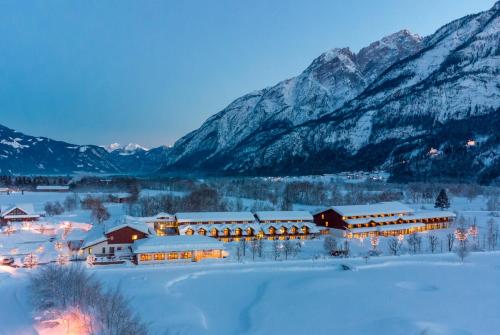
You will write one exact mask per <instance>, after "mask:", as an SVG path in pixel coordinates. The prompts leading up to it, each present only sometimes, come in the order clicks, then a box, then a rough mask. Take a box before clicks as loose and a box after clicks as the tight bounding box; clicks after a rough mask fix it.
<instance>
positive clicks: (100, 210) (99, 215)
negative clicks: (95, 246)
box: [90, 203, 111, 224]
mask: <svg viewBox="0 0 500 335" xmlns="http://www.w3.org/2000/svg"><path fill="white" fill-rule="evenodd" d="M90 217H91V218H92V220H93V221H94V222H97V223H99V224H101V223H103V222H104V221H106V220H109V218H110V217H111V215H110V214H109V212H108V210H107V208H106V207H104V205H103V204H102V203H99V204H98V205H96V206H95V207H92V209H91V212H90Z"/></svg>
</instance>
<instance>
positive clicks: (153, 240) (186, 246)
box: [132, 235, 224, 254]
mask: <svg viewBox="0 0 500 335" xmlns="http://www.w3.org/2000/svg"><path fill="white" fill-rule="evenodd" d="M214 249H216V250H219V249H220V250H222V249H224V244H223V243H222V242H220V241H218V240H217V239H214V238H211V237H207V236H202V235H192V236H186V235H174V236H154V237H149V238H145V239H142V240H137V241H135V242H134V244H133V245H132V251H133V252H134V253H135V254H138V253H148V252H169V251H191V250H214Z"/></svg>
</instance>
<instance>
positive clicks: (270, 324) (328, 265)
mask: <svg viewBox="0 0 500 335" xmlns="http://www.w3.org/2000/svg"><path fill="white" fill-rule="evenodd" d="M341 264H347V265H349V266H351V267H352V268H353V270H351V271H343V270H341V267H340V265H341ZM91 271H93V272H94V273H95V275H96V276H97V277H98V278H99V279H101V280H102V281H103V282H105V283H106V286H111V287H112V286H115V285H119V286H120V287H121V289H122V290H123V291H124V292H125V294H126V295H127V296H128V297H130V299H131V305H132V308H133V309H135V310H136V311H137V312H138V313H139V314H140V315H141V317H142V318H143V319H144V320H145V321H146V322H147V323H148V324H149V325H150V327H151V330H152V333H153V334H165V333H167V331H168V333H169V334H207V335H208V334H217V335H224V334H228V335H229V334H308V333H310V332H311V331H312V330H314V333H315V334H332V333H335V334H344V335H349V334H383V335H391V334H394V335H396V334H426V335H431V334H439V335H441V334H453V335H462V334H463V335H465V334H496V333H498V330H499V329H500V319H499V318H498V311H499V310H500V299H498V297H499V296H500V286H499V285H498V283H499V282H500V253H499V252H485V253H473V254H472V255H471V256H470V257H469V258H467V259H466V262H465V263H464V264H462V263H459V262H458V261H457V257H456V255H454V254H439V255H418V256H395V257H377V258H370V259H369V260H368V263H365V261H364V260H363V259H360V258H357V259H337V260H316V261H311V260H309V261H306V260H296V261H287V262H285V261H281V262H274V261H269V262H260V263H243V264H241V263H226V264H217V263H200V264H189V265H157V266H147V267H142V268H138V267H101V268H93V269H91ZM28 276H29V270H26V269H17V270H13V269H11V268H5V267H2V268H0V296H1V297H2V304H1V305H0V306H1V307H0V324H1V328H0V334H6V335H7V334H9V335H10V334H36V333H35V332H34V328H33V321H32V319H31V315H30V308H29V307H28V306H29V302H28V300H27V299H28V297H27V295H28V292H27V278H28Z"/></svg>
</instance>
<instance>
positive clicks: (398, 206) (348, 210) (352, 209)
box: [318, 201, 414, 216]
mask: <svg viewBox="0 0 500 335" xmlns="http://www.w3.org/2000/svg"><path fill="white" fill-rule="evenodd" d="M328 209H331V210H334V211H335V212H337V213H338V214H340V215H342V216H365V215H380V214H399V213H413V212H414V211H413V209H412V208H410V207H409V206H407V205H405V204H403V203H401V202H398V201H391V202H380V203H376V204H369V205H351V206H332V207H329V208H327V209H326V210H328ZM324 211H325V210H323V211H320V212H318V213H321V212H324Z"/></svg>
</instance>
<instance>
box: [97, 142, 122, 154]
mask: <svg viewBox="0 0 500 335" xmlns="http://www.w3.org/2000/svg"><path fill="white" fill-rule="evenodd" d="M101 147H103V148H104V149H106V151H107V152H113V151H115V150H118V149H121V148H122V146H121V144H120V143H111V144H107V145H101Z"/></svg>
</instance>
